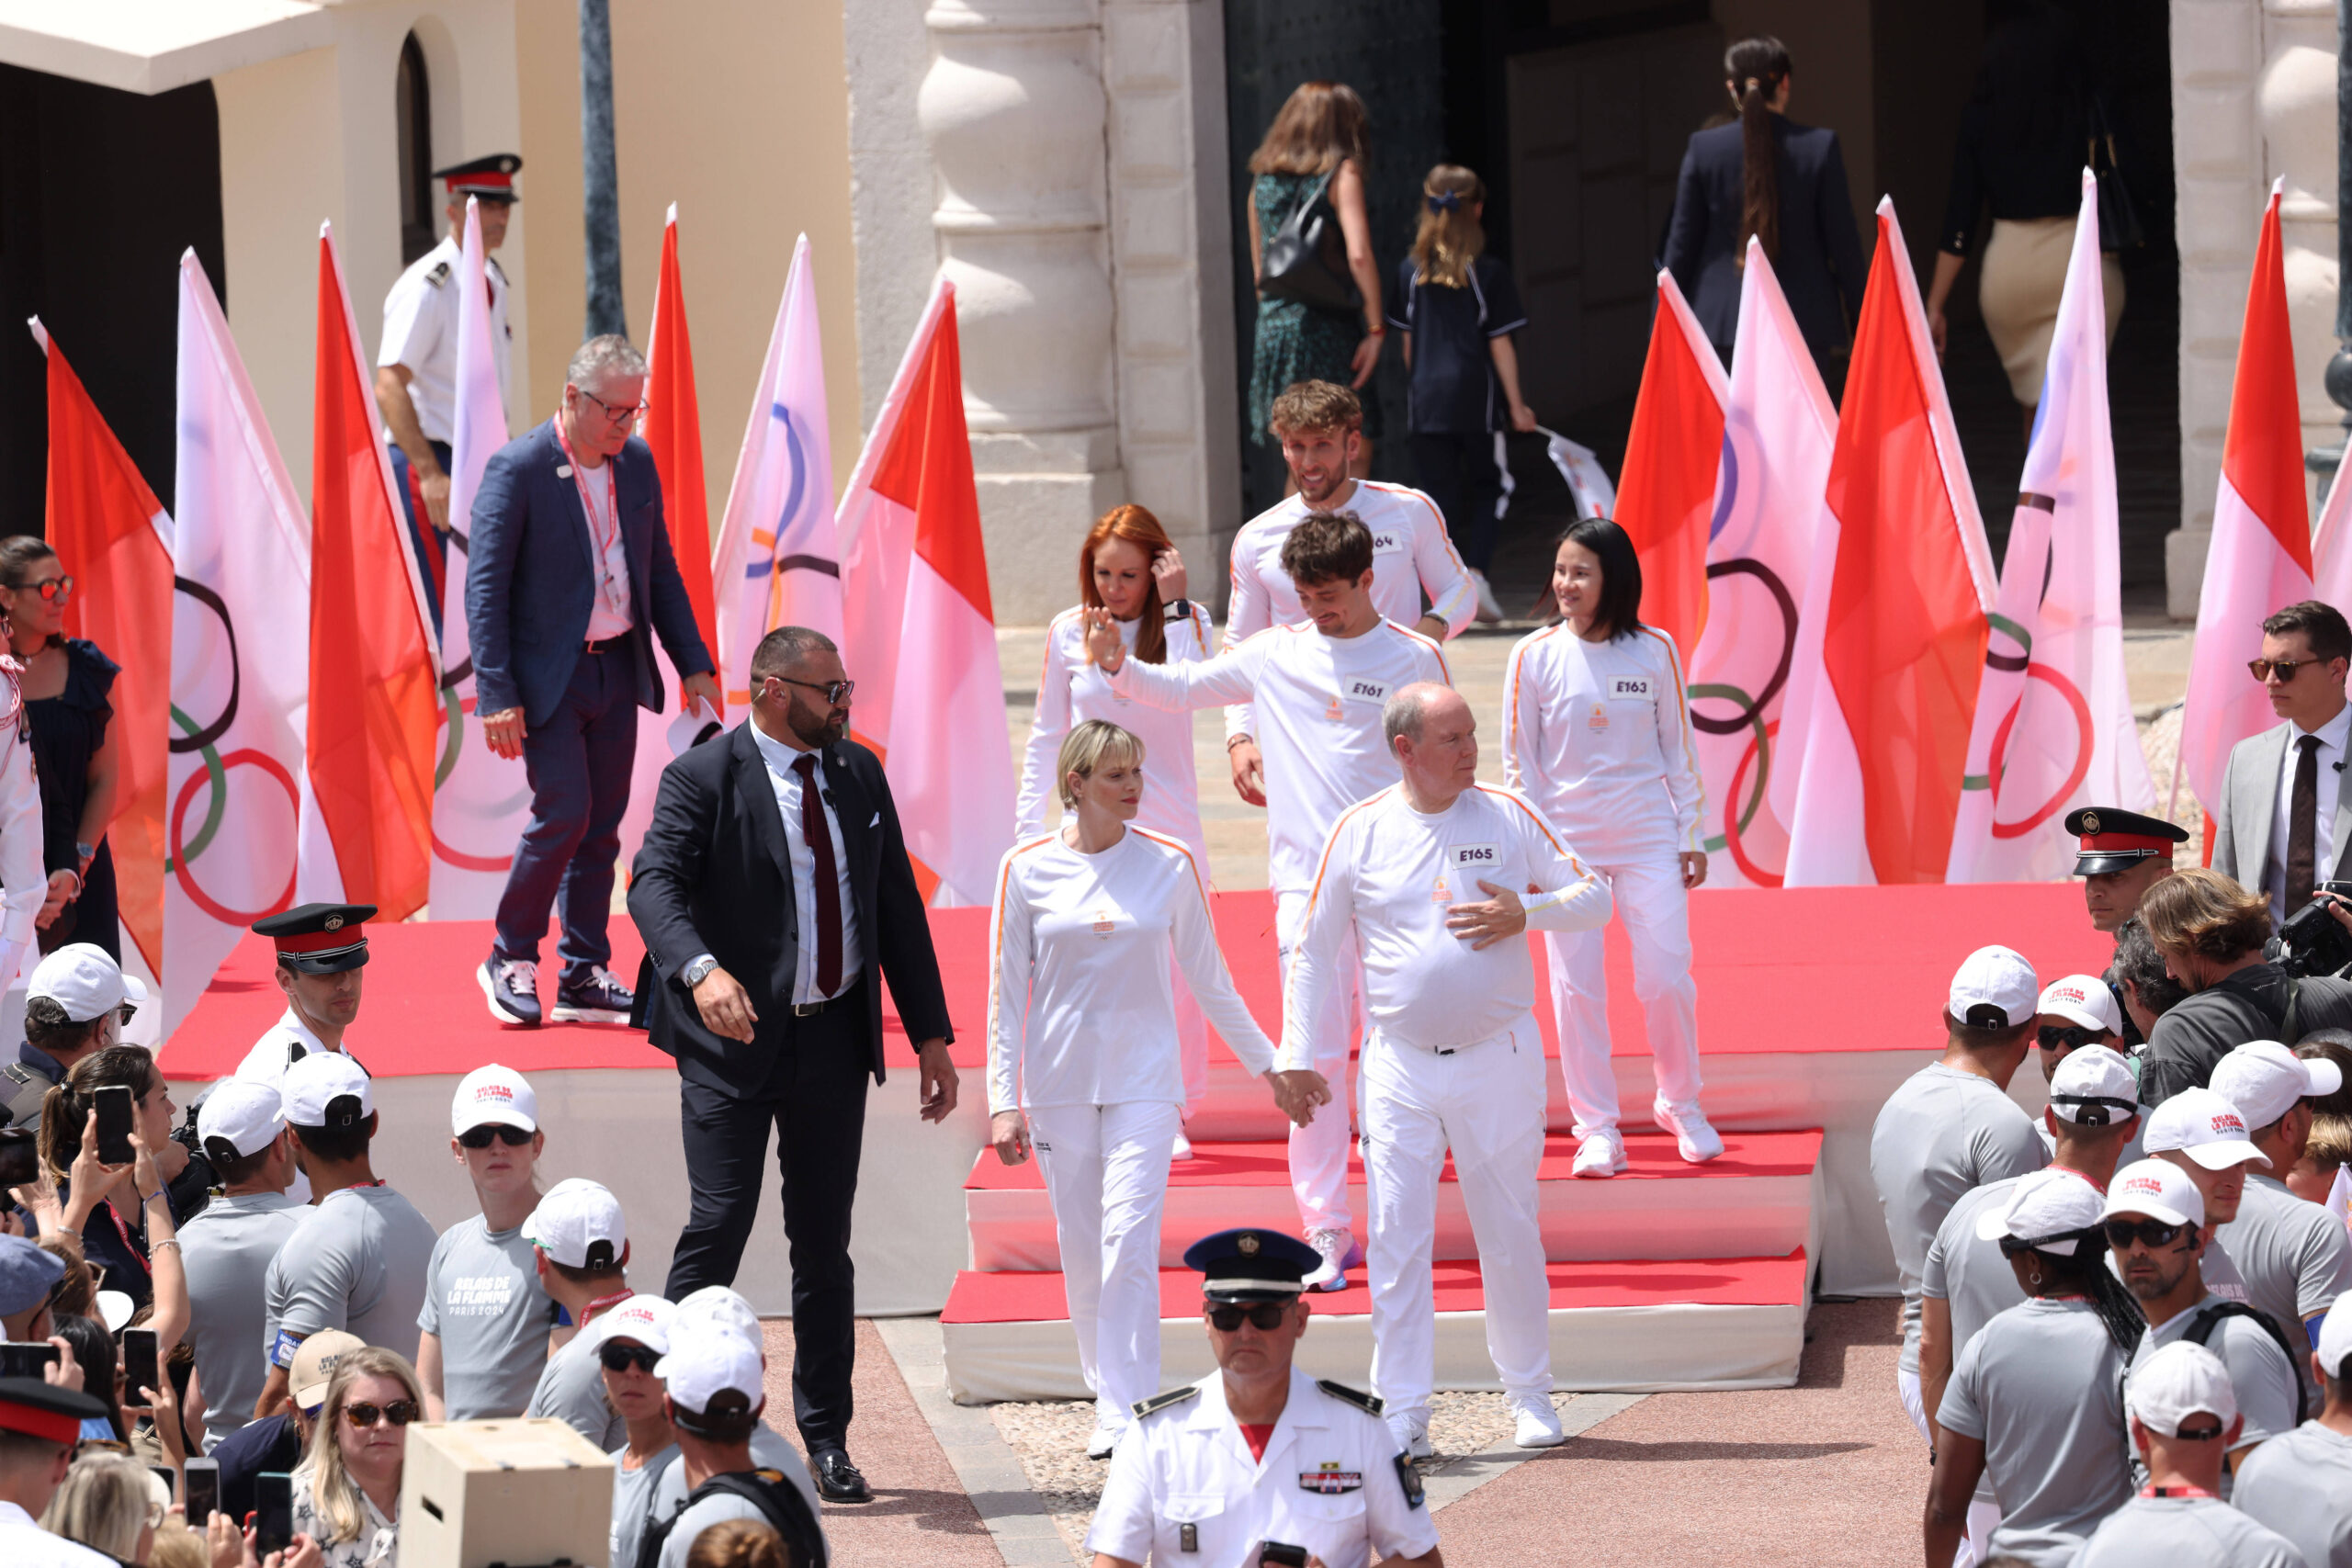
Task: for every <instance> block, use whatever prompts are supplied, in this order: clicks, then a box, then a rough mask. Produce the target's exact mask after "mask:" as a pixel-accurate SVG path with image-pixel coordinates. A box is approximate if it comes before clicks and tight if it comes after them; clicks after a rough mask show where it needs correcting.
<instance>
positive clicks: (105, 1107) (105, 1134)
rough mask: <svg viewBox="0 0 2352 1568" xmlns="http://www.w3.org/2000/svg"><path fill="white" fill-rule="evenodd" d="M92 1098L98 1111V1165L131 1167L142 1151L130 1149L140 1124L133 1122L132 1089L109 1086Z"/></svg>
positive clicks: (121, 1085)
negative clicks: (135, 1128)
mask: <svg viewBox="0 0 2352 1568" xmlns="http://www.w3.org/2000/svg"><path fill="white" fill-rule="evenodd" d="M90 1098H91V1100H92V1101H93V1102H94V1103H95V1104H96V1107H97V1111H98V1163H99V1164H100V1165H129V1164H130V1162H131V1161H132V1160H134V1159H136V1158H137V1157H138V1151H137V1150H135V1149H133V1148H132V1147H131V1146H130V1134H131V1132H132V1130H133V1128H134V1126H135V1125H136V1124H135V1123H134V1122H132V1120H131V1118H132V1116H133V1115H134V1113H135V1108H134V1107H133V1105H132V1103H131V1099H130V1085H129V1084H119V1083H111V1084H107V1085H106V1086H104V1087H103V1088H101V1089H97V1090H96V1092H95V1093H94V1094H92V1095H91V1097H90Z"/></svg>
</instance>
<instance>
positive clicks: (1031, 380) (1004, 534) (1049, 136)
mask: <svg viewBox="0 0 2352 1568" xmlns="http://www.w3.org/2000/svg"><path fill="white" fill-rule="evenodd" d="M923 26H924V28H926V29H927V30H928V31H929V33H930V36H931V40H932V46H933V51H934V52H933V61H932V64H931V68H930V70H929V71H928V72H926V73H924V75H923V78H922V86H921V87H920V88H919V89H918V91H917V94H916V99H915V114H916V118H917V119H918V121H919V122H920V124H921V126H922V135H923V141H924V142H925V144H926V145H927V147H928V149H929V152H930V154H931V161H932V166H933V171H934V174H935V175H936V190H937V205H936V206H935V208H934V209H933V213H932V226H933V230H934V231H936V234H937V236H938V243H939V250H940V256H941V260H940V266H941V269H942V271H943V272H944V274H945V276H947V277H948V278H950V279H951V280H953V282H954V283H955V285H956V319H957V326H958V330H959V332H960V333H961V337H962V347H963V361H964V410H965V417H966V418H967V421H968V422H969V423H970V425H971V431H972V457H973V466H974V468H975V469H976V470H977V471H978V483H979V495H980V515H981V522H982V525H983V528H984V531H985V533H986V536H987V540H988V551H989V580H990V589H991V592H992V593H993V594H994V596H995V601H996V605H995V607H996V617H997V620H998V622H999V623H1000V624H1001V625H1019V624H1023V623H1030V624H1034V623H1037V622H1042V621H1045V620H1046V619H1047V618H1048V617H1050V616H1051V615H1054V614H1055V613H1056V612H1057V611H1059V610H1061V609H1064V608H1066V607H1067V606H1068V605H1069V604H1070V603H1071V602H1072V600H1073V599H1074V597H1075V592H1076V581H1075V579H1076V566H1075V562H1076V559H1077V551H1078V545H1079V542H1080V538H1081V537H1082V536H1083V535H1084V533H1085V530H1086V528H1087V527H1088V525H1091V523H1092V522H1093V521H1094V519H1095V518H1096V517H1097V516H1099V515H1101V513H1103V512H1104V511H1106V510H1108V509H1109V508H1110V507H1111V506H1112V505H1114V504H1115V503H1116V502H1119V501H1121V500H1124V499H1125V491H1126V480H1125V474H1124V473H1123V472H1122V470H1121V468H1120V463H1119V441H1118V412H1117V407H1116V399H1115V394H1114V382H1113V335H1112V325H1113V320H1114V305H1113V294H1112V285H1111V261H1110V249H1109V237H1108V233H1107V229H1108V207H1109V197H1108V183H1107V178H1106V175H1105V168H1104V136H1105V113H1106V106H1105V100H1104V96H1103V77H1102V64H1101V59H1102V48H1103V35H1102V27H1101V20H1100V16H1099V12H1098V7H1097V4H1096V0H937V3H936V4H934V5H933V6H932V7H931V9H930V10H929V11H928V12H927V13H925V15H924V17H923Z"/></svg>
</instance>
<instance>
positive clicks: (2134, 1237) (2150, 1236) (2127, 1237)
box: [2105, 1220, 2196, 1252]
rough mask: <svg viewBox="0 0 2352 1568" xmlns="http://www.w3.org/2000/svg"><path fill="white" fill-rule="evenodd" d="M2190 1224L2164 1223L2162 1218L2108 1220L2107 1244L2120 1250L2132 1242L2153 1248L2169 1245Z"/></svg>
mask: <svg viewBox="0 0 2352 1568" xmlns="http://www.w3.org/2000/svg"><path fill="white" fill-rule="evenodd" d="M2195 1228H2196V1227H2194V1226H2192V1225H2173V1224H2165V1222H2164V1221H2162V1220H2109V1221H2108V1222H2107V1224H2106V1227H2105V1229H2106V1231H2107V1245H2108V1246H2109V1247H2113V1248H2114V1249H2115V1250H2116V1251H2118V1252H2120V1251H2122V1250H2123V1249H2124V1248H2125V1247H2129V1246H2131V1244H2132V1243H2133V1242H2135V1241H2136V1242H2138V1243H2139V1244H2140V1245H2141V1246H2143V1247H2150V1248H2154V1247H2170V1246H2171V1245H2172V1244H2173V1243H2174V1242H2175V1241H2176V1240H2177V1239H2178V1238H2179V1236H2180V1234H2181V1233H2182V1232H2183V1231H2187V1230H2193V1229H2195Z"/></svg>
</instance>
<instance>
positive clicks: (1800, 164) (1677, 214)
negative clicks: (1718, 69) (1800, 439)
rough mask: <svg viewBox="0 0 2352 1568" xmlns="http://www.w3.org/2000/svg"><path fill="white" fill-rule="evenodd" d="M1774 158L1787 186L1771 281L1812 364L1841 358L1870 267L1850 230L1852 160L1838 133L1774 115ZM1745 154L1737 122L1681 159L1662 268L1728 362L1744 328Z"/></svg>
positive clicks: (1708, 133)
mask: <svg viewBox="0 0 2352 1568" xmlns="http://www.w3.org/2000/svg"><path fill="white" fill-rule="evenodd" d="M1772 150H1773V154H1774V159H1773V162H1774V165H1775V170H1776V172H1777V173H1778V174H1779V175H1780V182H1781V254H1779V255H1777V256H1775V257H1773V258H1772V272H1773V276H1776V277H1778V278H1779V279H1780V280H1781V292H1782V293H1784V294H1786V295H1787V296H1788V298H1789V311H1790V313H1791V314H1792V315H1793V316H1795V317H1796V319H1797V329H1798V330H1799V331H1800V332H1802V333H1804V342H1805V346H1806V347H1807V348H1809V349H1811V350H1812V351H1813V357H1814V362H1815V364H1816V365H1826V363H1828V361H1829V359H1830V356H1831V355H1836V354H1839V353H1842V352H1843V351H1844V350H1845V349H1846V347H1847V345H1848V344H1849V341H1850V338H1851V329H1852V327H1853V324H1854V322H1855V321H1856V320H1857V319H1858V317H1859V316H1860V311H1861V308H1862V285H1863V284H1864V283H1865V282H1866V281H1867V280H1868V279H1869V276H1870V272H1869V269H1868V268H1867V267H1866V266H1864V265H1863V263H1862V247H1861V243H1860V240H1859V238H1858V237H1857V236H1856V233H1855V230H1854V209H1853V203H1852V199H1851V197H1850V196H1849V193H1848V190H1847V186H1846V158H1845V155H1844V154H1843V153H1842V152H1839V151H1838V133H1837V132H1836V131H1834V130H1816V129H1815V128H1814V127H1812V126H1806V125H1798V124H1796V123H1795V122H1793V121H1792V120H1788V119H1785V118H1781V116H1779V115H1774V116H1773V117H1772ZM1746 168H1747V156H1746V153H1745V152H1744V150H1743V147H1742V144H1741V142H1740V128H1739V122H1738V121H1737V120H1734V121H1733V122H1732V123H1731V124H1729V125H1719V126H1717V127H1715V128H1714V129H1713V130H1702V131H1699V132H1697V133H1696V134H1694V135H1693V136H1692V137H1691V146H1690V150H1689V151H1688V152H1684V153H1683V155H1682V175H1681V178H1680V180H1679V183H1678V184H1677V185H1676V186H1675V190H1674V220H1673V222H1672V223H1671V224H1670V225H1669V226H1668V229H1667V231H1666V256H1665V262H1666V269H1667V270H1668V272H1670V273H1672V274H1674V281H1675V283H1676V284H1677V285H1679V287H1680V288H1681V289H1682V293H1683V297H1684V298H1685V299H1689V300H1690V301H1691V314H1692V315H1694V316H1696V317H1698V319H1699V325H1700V326H1701V327H1702V328H1704V329H1705V330H1706V333H1707V337H1708V340H1709V341H1710V342H1712V343H1713V344H1714V345H1715V346H1716V347H1717V348H1718V349H1720V350H1722V351H1723V352H1724V355H1725V356H1726V358H1728V356H1729V354H1730V349H1731V342H1732V338H1733V336H1734V335H1735V334H1736V331H1737V328H1738V326H1739V277H1740V267H1739V265H1738V253H1739V214H1740V207H1741V201H1740V184H1741V180H1742V177H1743V173H1744V171H1745V170H1746Z"/></svg>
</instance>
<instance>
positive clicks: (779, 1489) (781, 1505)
mask: <svg viewBox="0 0 2352 1568" xmlns="http://www.w3.org/2000/svg"><path fill="white" fill-rule="evenodd" d="M668 1469H669V1466H668V1465H664V1466H662V1470H663V1471H667V1470H668ZM655 1484H656V1485H657V1486H658V1485H659V1484H660V1477H659V1475H658V1474H657V1475H656V1477H655ZM722 1493H724V1494H729V1495H733V1496H737V1497H741V1498H742V1499H743V1500H744V1501H745V1502H747V1503H750V1504H751V1505H752V1506H754V1507H756V1508H758V1509H759V1510H760V1517H762V1518H763V1519H765V1520H767V1522H768V1524H769V1525H770V1526H771V1527H772V1528H773V1529H775V1533H776V1534H777V1535H779V1536H781V1537H783V1538H784V1546H785V1550H786V1551H787V1552H788V1553H790V1556H791V1562H792V1564H793V1568H827V1561H828V1560H827V1554H826V1551H825V1532H824V1531H823V1530H822V1529H819V1528H818V1525H817V1516H816V1514H815V1513H814V1512H813V1511H811V1510H810V1508H809V1499H808V1498H806V1497H803V1496H802V1495H800V1489H799V1488H798V1487H797V1486H795V1485H793V1484H792V1483H791V1482H789V1481H786V1479H785V1478H784V1474H783V1472H781V1471H775V1470H743V1471H737V1472H734V1473H732V1474H730V1475H714V1476H712V1477H711V1478H710V1479H709V1480H708V1481H706V1482H704V1483H702V1484H701V1485H700V1486H697V1487H695V1489H694V1491H693V1492H692V1493H691V1494H689V1495H687V1497H686V1501H685V1503H684V1506H682V1507H680V1508H679V1509H678V1511H677V1512H676V1513H674V1514H672V1515H671V1516H670V1517H668V1518H666V1519H661V1520H657V1521H653V1522H651V1523H649V1524H648V1526H647V1527H646V1531H645V1534H644V1536H643V1537H642V1538H641V1539H640V1540H639V1541H638V1543H637V1564H636V1568H659V1565H660V1563H661V1562H662V1545H663V1543H664V1542H666V1541H667V1540H669V1539H670V1532H671V1531H672V1530H673V1529H677V1526H678V1521H679V1520H680V1519H682V1518H684V1517H686V1511H687V1509H689V1508H692V1507H693V1506H695V1504H696V1503H699V1502H701V1501H702V1500H703V1499H704V1498H706V1497H716V1496H718V1495H720V1494H722ZM615 1568H620V1565H618V1564H616V1565H615Z"/></svg>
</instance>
